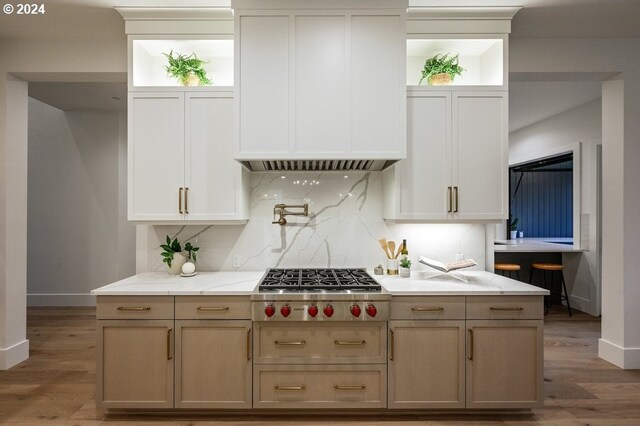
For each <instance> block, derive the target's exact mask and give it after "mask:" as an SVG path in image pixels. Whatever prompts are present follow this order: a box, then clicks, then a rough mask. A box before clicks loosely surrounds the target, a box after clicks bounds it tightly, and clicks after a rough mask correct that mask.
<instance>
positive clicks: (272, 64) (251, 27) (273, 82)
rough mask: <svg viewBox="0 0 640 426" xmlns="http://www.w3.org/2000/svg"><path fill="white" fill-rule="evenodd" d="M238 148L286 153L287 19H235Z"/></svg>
mask: <svg viewBox="0 0 640 426" xmlns="http://www.w3.org/2000/svg"><path fill="white" fill-rule="evenodd" d="M236 34H238V35H239V43H237V45H236V57H237V62H236V69H237V72H238V73H239V75H238V76H236V77H238V78H236V81H238V82H239V83H240V85H239V86H238V89H237V90H238V96H239V102H238V113H239V119H240V120H241V121H240V122H239V123H238V124H239V135H238V136H239V150H240V152H241V153H243V154H247V155H251V154H254V155H257V154H260V155H261V156H263V155H264V153H270V154H276V153H282V154H286V153H288V152H289V148H290V147H289V116H290V111H289V104H290V99H289V78H290V76H289V53H290V52H289V16H288V15H287V16H241V17H240V19H239V20H237V21H236Z"/></svg>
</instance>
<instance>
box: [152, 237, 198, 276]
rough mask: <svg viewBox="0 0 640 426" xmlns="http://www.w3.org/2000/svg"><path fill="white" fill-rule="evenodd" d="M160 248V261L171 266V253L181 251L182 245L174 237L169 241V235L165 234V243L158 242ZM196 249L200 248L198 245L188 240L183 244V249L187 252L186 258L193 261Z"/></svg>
mask: <svg viewBox="0 0 640 426" xmlns="http://www.w3.org/2000/svg"><path fill="white" fill-rule="evenodd" d="M160 248H162V253H161V255H162V261H163V262H164V263H166V264H167V265H168V266H169V268H171V261H172V260H173V255H174V254H175V253H181V252H182V246H181V245H180V242H179V241H178V239H177V238H174V239H173V241H171V238H169V236H168V235H167V241H166V244H160ZM198 250H200V247H196V246H194V245H193V244H191V243H190V242H188V241H187V243H186V244H185V245H184V251H186V252H187V259H188V260H193V262H194V263H195V262H196V260H197V253H198Z"/></svg>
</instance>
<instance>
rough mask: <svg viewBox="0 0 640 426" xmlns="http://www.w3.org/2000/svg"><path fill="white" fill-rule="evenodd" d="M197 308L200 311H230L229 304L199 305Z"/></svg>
mask: <svg viewBox="0 0 640 426" xmlns="http://www.w3.org/2000/svg"><path fill="white" fill-rule="evenodd" d="M196 309H197V310H198V311H214V312H221V311H228V310H229V307H228V306H198V307H197V308H196Z"/></svg>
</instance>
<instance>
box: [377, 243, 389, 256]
mask: <svg viewBox="0 0 640 426" xmlns="http://www.w3.org/2000/svg"><path fill="white" fill-rule="evenodd" d="M378 242H379V243H380V247H382V250H384V255H385V256H387V259H391V256H389V245H388V244H387V240H386V239H384V238H380V239H379V240H378Z"/></svg>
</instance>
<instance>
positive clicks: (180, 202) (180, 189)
mask: <svg viewBox="0 0 640 426" xmlns="http://www.w3.org/2000/svg"><path fill="white" fill-rule="evenodd" d="M178 213H180V214H182V187H180V188H178Z"/></svg>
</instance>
